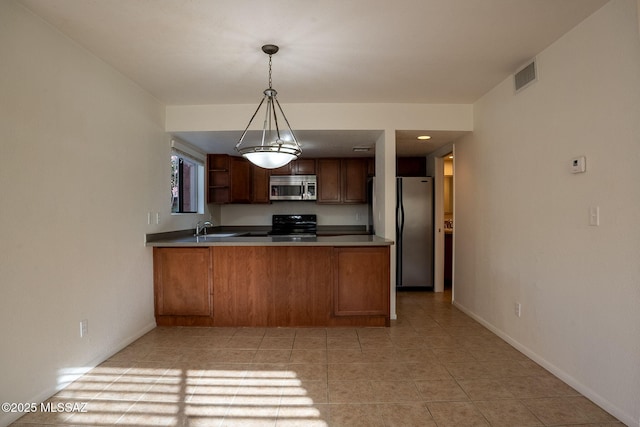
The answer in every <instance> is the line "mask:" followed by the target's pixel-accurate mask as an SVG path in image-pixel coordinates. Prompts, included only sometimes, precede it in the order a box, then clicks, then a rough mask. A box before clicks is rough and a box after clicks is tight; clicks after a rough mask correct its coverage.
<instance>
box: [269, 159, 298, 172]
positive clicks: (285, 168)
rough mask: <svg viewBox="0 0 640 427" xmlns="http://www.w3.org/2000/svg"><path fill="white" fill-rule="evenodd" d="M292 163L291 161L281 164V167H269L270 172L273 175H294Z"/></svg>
mask: <svg viewBox="0 0 640 427" xmlns="http://www.w3.org/2000/svg"><path fill="white" fill-rule="evenodd" d="M291 163H292V162H289V163H287V164H286V165H284V166H280V167H279V168H275V169H269V173H270V174H271V175H293V169H292V168H291Z"/></svg>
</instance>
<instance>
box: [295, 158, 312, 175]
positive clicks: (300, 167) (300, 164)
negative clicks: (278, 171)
mask: <svg viewBox="0 0 640 427" xmlns="http://www.w3.org/2000/svg"><path fill="white" fill-rule="evenodd" d="M291 163H292V164H293V173H294V174H295V175H315V174H316V160H315V159H298V160H296V161H295V162H291Z"/></svg>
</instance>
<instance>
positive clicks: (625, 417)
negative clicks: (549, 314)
mask: <svg viewBox="0 0 640 427" xmlns="http://www.w3.org/2000/svg"><path fill="white" fill-rule="evenodd" d="M639 1H640V0H639ZM452 304H453V305H454V306H455V307H456V308H458V309H459V310H460V311H462V312H463V313H464V314H466V315H467V316H469V317H471V318H472V319H474V320H475V321H477V322H478V323H480V324H482V326H484V327H485V328H487V329H489V330H490V331H491V332H493V333H494V334H496V335H497V336H499V337H500V338H502V339H503V340H504V341H506V342H507V343H509V344H510V345H511V346H513V347H514V348H516V349H517V350H518V351H520V352H521V353H523V354H524V355H525V356H527V357H528V358H529V359H531V360H533V361H534V362H536V363H537V364H538V365H540V366H542V367H543V368H545V369H546V370H547V371H549V372H551V373H552V374H553V375H555V376H556V377H558V378H559V379H561V380H562V381H564V382H565V383H567V384H568V385H570V386H571V387H573V388H574V389H575V390H577V391H578V392H580V394H582V395H583V396H585V397H586V398H587V399H589V400H591V401H592V402H594V403H595V404H596V405H598V406H600V407H601V408H602V409H604V410H605V411H607V412H608V413H610V414H611V415H613V416H614V417H616V418H617V419H618V420H620V421H622V422H623V423H625V424H626V425H627V426H630V427H631V426H635V425H636V421H635V420H634V419H633V417H632V416H631V414H627V413H626V412H624V411H623V410H621V409H620V408H618V407H617V406H616V405H614V404H612V403H611V402H609V401H608V400H607V399H605V398H603V397H602V396H600V395H599V394H598V393H596V392H595V391H593V390H592V389H590V388H589V387H587V386H585V385H584V384H582V383H581V382H580V381H578V380H577V379H576V378H574V377H572V376H571V375H569V374H568V373H566V372H565V371H563V370H562V369H560V368H559V367H557V366H556V365H554V364H553V363H551V362H549V361H548V360H546V359H545V358H544V357H542V356H540V355H539V354H537V353H536V352H534V351H532V350H531V349H530V348H528V347H526V346H525V345H523V344H521V343H520V342H518V341H516V340H515V339H513V338H512V337H511V336H509V335H508V334H506V333H505V332H504V331H502V330H500V329H497V328H496V327H495V326H494V325H492V324H491V323H489V322H487V321H486V320H485V319H484V318H482V317H480V316H478V315H476V314H475V313H474V312H472V311H471V310H469V309H468V308H467V307H465V306H463V305H462V304H460V303H458V302H456V301H452ZM638 424H639V425H640V422H639V423H638Z"/></svg>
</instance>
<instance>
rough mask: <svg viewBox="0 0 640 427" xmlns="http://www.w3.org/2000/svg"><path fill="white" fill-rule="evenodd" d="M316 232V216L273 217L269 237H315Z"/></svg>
mask: <svg viewBox="0 0 640 427" xmlns="http://www.w3.org/2000/svg"><path fill="white" fill-rule="evenodd" d="M317 231H318V220H317V217H316V215H273V217H272V219H271V231H270V232H269V235H270V236H280V237H315V236H316V232H317Z"/></svg>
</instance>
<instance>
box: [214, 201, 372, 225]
mask: <svg viewBox="0 0 640 427" xmlns="http://www.w3.org/2000/svg"><path fill="white" fill-rule="evenodd" d="M274 214H316V215H317V216H318V225H320V226H322V225H367V224H368V220H369V213H368V206H367V205H365V204H359V205H322V204H317V203H314V202H273V203H271V204H265V205H256V204H252V205H221V206H220V224H216V225H271V216H272V215H274Z"/></svg>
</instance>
